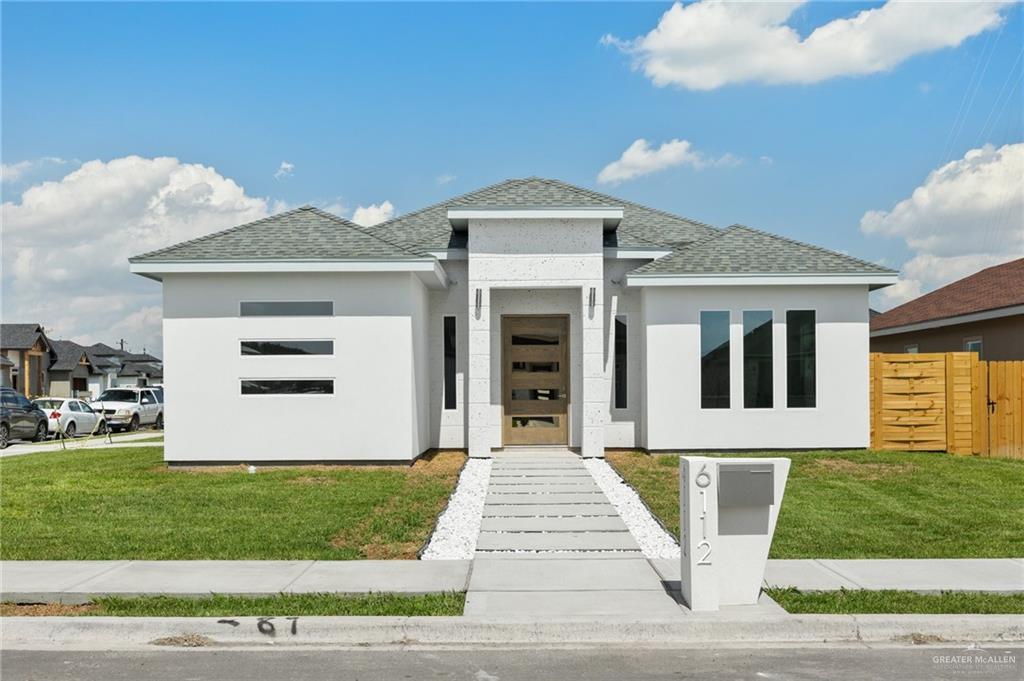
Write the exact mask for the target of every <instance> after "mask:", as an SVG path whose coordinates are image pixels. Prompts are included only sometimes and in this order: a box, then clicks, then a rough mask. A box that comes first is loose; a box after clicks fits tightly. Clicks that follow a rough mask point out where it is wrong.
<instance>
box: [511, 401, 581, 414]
mask: <svg viewBox="0 0 1024 681" xmlns="http://www.w3.org/2000/svg"><path fill="white" fill-rule="evenodd" d="M566 404H567V403H566V401H565V400H512V401H511V402H509V415H510V416H546V415H548V414H564V413H566Z"/></svg>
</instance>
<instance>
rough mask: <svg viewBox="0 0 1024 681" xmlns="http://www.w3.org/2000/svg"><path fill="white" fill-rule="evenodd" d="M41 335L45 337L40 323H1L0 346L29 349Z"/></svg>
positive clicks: (12, 348)
mask: <svg viewBox="0 0 1024 681" xmlns="http://www.w3.org/2000/svg"><path fill="white" fill-rule="evenodd" d="M41 335H42V336H44V338H45V335H44V334H43V327H41V326H40V325H39V324H0V348H4V349H5V350H6V349H11V350H27V349H29V348H31V347H32V346H33V345H35V344H36V340H37V339H38V338H39V336H41Z"/></svg>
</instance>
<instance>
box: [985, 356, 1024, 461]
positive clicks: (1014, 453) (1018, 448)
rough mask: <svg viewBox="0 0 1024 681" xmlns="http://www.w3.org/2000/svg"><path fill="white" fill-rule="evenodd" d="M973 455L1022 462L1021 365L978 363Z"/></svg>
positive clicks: (1023, 406) (1023, 392)
mask: <svg viewBox="0 0 1024 681" xmlns="http://www.w3.org/2000/svg"><path fill="white" fill-rule="evenodd" d="M978 365H979V366H978V376H979V379H981V378H984V384H983V385H980V386H979V388H980V390H979V391H978V392H979V393H980V394H982V395H984V400H980V399H979V400H977V401H976V402H977V406H978V407H979V411H980V412H981V413H980V414H979V417H980V418H979V419H978V421H979V423H978V426H977V428H976V430H977V431H978V432H977V437H978V439H979V440H980V442H979V446H978V448H977V453H978V454H981V455H982V456H994V457H1001V458H1010V459H1024V362H979V363H978Z"/></svg>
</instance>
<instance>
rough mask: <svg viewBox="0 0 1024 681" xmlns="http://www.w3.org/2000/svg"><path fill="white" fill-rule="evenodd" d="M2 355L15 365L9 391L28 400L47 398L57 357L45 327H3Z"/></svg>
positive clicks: (10, 370)
mask: <svg viewBox="0 0 1024 681" xmlns="http://www.w3.org/2000/svg"><path fill="white" fill-rule="evenodd" d="M0 354H2V355H4V356H5V357H7V359H8V360H10V362H11V364H12V366H11V367H9V372H10V387H12V388H14V389H15V390H17V391H18V392H20V393H21V394H22V395H25V396H26V397H37V396H39V395H45V394H46V393H47V392H48V391H49V389H50V376H49V369H50V365H51V364H52V363H53V361H54V359H55V358H56V353H55V352H54V350H53V346H52V345H51V343H50V339H49V338H47V337H46V332H45V330H44V329H43V327H42V326H40V325H39V324H0ZM4 375H5V376H6V375H7V372H4Z"/></svg>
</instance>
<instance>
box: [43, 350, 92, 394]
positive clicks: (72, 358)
mask: <svg viewBox="0 0 1024 681" xmlns="http://www.w3.org/2000/svg"><path fill="white" fill-rule="evenodd" d="M52 344H53V349H54V351H55V352H56V353H57V356H56V359H54V361H53V364H51V365H50V390H49V395H51V396H53V397H88V396H90V390H89V378H90V377H91V376H92V375H93V374H95V373H97V369H96V368H95V367H94V366H93V364H92V362H91V361H90V359H89V353H88V351H87V349H86V348H85V347H84V346H82V345H79V344H78V343H76V342H74V341H69V340H55V341H52Z"/></svg>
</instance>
